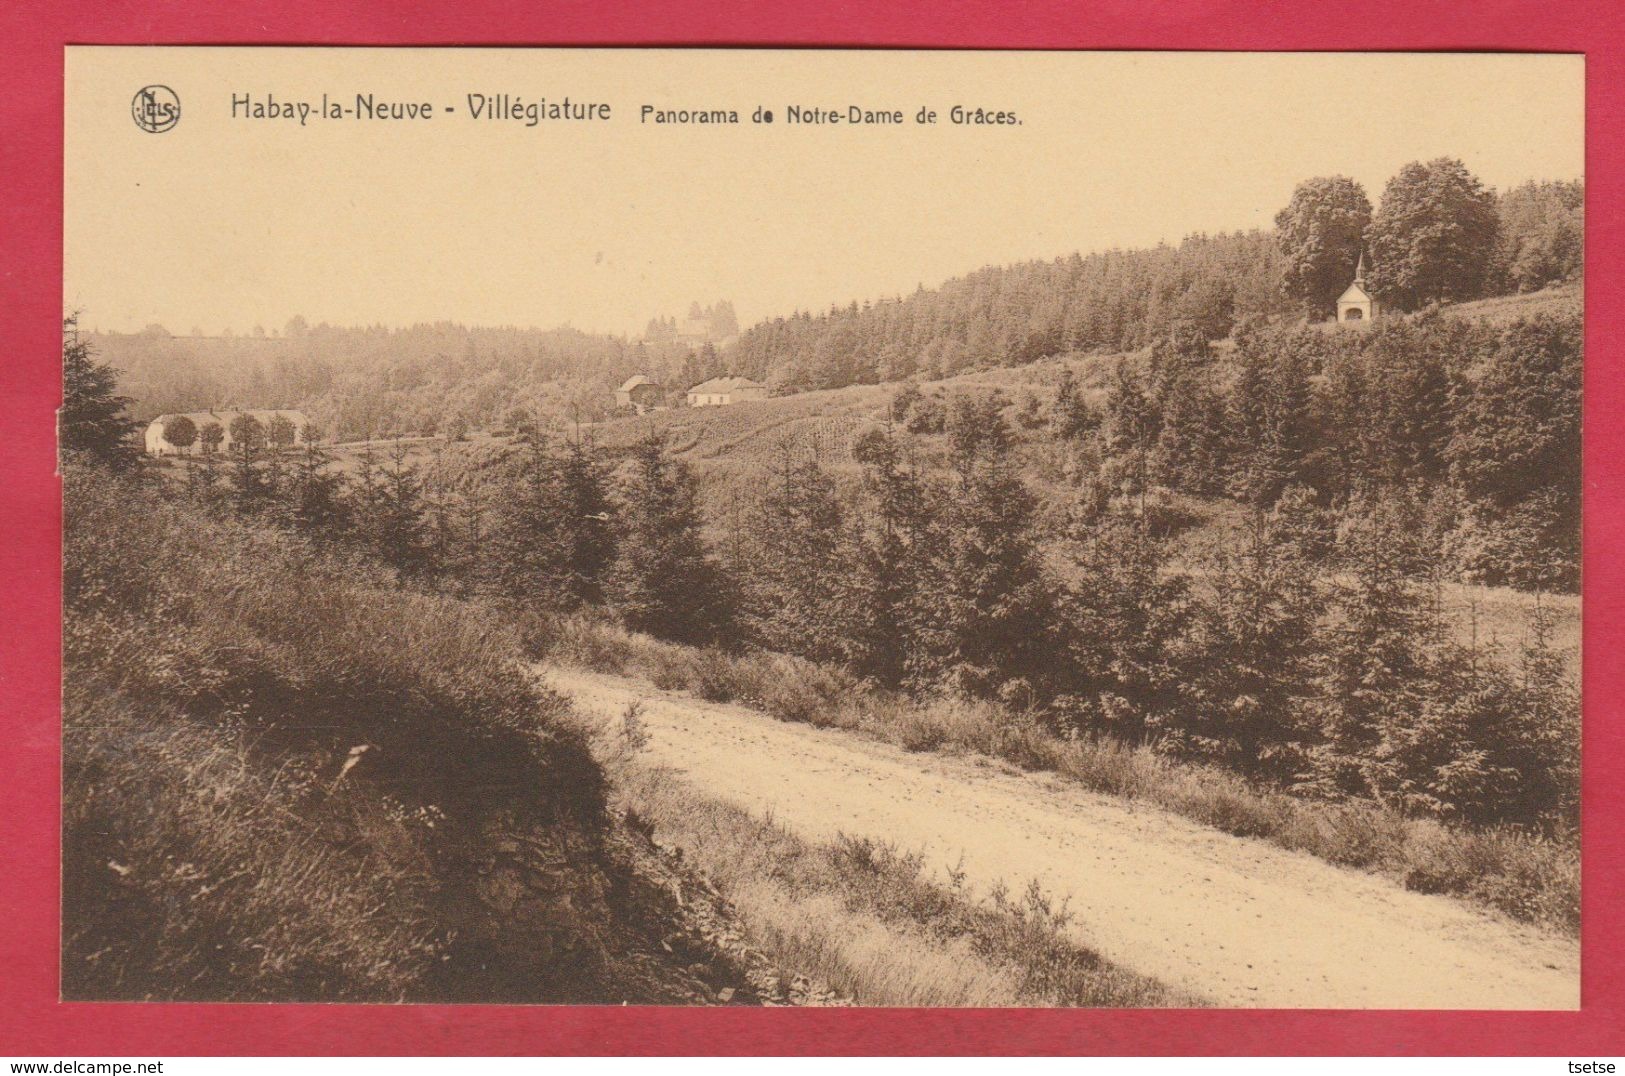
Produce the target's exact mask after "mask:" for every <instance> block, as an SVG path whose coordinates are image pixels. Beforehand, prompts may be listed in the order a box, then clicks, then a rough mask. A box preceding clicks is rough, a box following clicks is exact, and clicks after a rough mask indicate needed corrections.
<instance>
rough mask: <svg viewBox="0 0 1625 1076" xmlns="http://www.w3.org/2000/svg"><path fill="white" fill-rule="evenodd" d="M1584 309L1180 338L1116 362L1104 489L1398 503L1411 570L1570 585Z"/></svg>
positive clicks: (1574, 569)
mask: <svg viewBox="0 0 1625 1076" xmlns="http://www.w3.org/2000/svg"><path fill="white" fill-rule="evenodd" d="M1581 332H1582V323H1581V319H1580V317H1579V315H1578V314H1577V313H1576V314H1572V315H1565V314H1545V315H1540V316H1537V317H1535V318H1532V319H1527V320H1521V321H1519V322H1517V323H1515V324H1513V325H1511V326H1508V327H1506V328H1504V329H1497V328H1495V327H1493V326H1489V325H1486V324H1483V323H1474V322H1469V321H1465V320H1462V319H1454V318H1446V317H1441V316H1438V315H1437V314H1423V315H1420V316H1417V317H1414V318H1408V319H1389V320H1387V321H1384V322H1381V323H1379V324H1378V325H1377V326H1375V327H1373V328H1372V329H1370V330H1368V331H1365V332H1335V333H1325V332H1319V331H1316V330H1313V329H1309V328H1303V327H1299V328H1291V327H1282V326H1279V325H1275V326H1268V325H1256V324H1255V325H1247V326H1243V327H1242V328H1241V329H1240V330H1239V331H1238V332H1237V334H1236V338H1235V340H1236V346H1235V348H1234V350H1233V351H1232V352H1231V353H1230V354H1229V356H1228V358H1226V359H1225V360H1223V361H1220V360H1218V359H1216V358H1215V357H1214V355H1213V353H1212V351H1211V350H1210V349H1209V347H1208V346H1207V345H1206V344H1205V343H1204V342H1203V341H1202V340H1201V339H1200V338H1199V337H1195V336H1191V335H1186V336H1183V337H1176V338H1175V339H1173V340H1170V341H1166V342H1163V343H1159V344H1158V345H1156V346H1155V347H1153V348H1152V349H1151V351H1150V354H1149V357H1148V358H1147V359H1146V360H1145V361H1143V362H1138V361H1135V360H1125V361H1123V362H1121V363H1119V364H1118V365H1117V366H1116V368H1115V370H1114V373H1113V377H1112V381H1111V385H1110V387H1109V392H1108V395H1107V399H1106V405H1105V409H1104V414H1102V415H1101V416H1100V422H1101V424H1102V428H1101V433H1100V436H1099V437H1098V438H1097V439H1096V441H1095V445H1096V446H1097V450H1098V452H1099V453H1100V454H1101V455H1102V456H1103V457H1104V464H1103V466H1102V468H1101V469H1100V471H1099V473H1098V475H1097V476H1096V477H1095V478H1094V479H1093V481H1094V482H1095V483H1097V484H1099V485H1100V486H1102V487H1103V488H1101V489H1099V490H1097V494H1096V495H1097V499H1098V498H1101V497H1106V496H1111V495H1128V496H1134V495H1138V494H1140V493H1142V492H1145V491H1146V490H1148V489H1156V488H1167V489H1173V490H1177V491H1181V492H1185V493H1191V494H1197V495H1228V496H1231V497H1234V498H1236V499H1238V500H1241V501H1243V502H1245V503H1249V504H1253V505H1256V506H1258V507H1260V508H1263V509H1268V508H1271V507H1273V506H1274V505H1275V504H1276V503H1277V502H1278V501H1279V500H1280V499H1281V498H1282V497H1283V495H1289V496H1290V497H1291V498H1292V499H1294V500H1302V501H1304V502H1305V503H1306V504H1309V505H1312V506H1313V507H1314V508H1315V509H1316V510H1317V511H1321V512H1325V513H1336V514H1340V516H1341V517H1343V518H1348V517H1352V516H1358V515H1360V514H1361V513H1363V512H1365V511H1366V510H1367V509H1368V508H1373V507H1374V506H1376V505H1378V504H1381V505H1383V506H1385V509H1386V510H1395V511H1402V512H1403V513H1404V514H1405V516H1406V518H1407V520H1408V522H1407V524H1406V526H1405V527H1404V528H1403V544H1404V546H1405V548H1406V550H1407V552H1406V554H1405V557H1406V563H1407V564H1408V565H1410V569H1411V571H1412V573H1413V574H1416V575H1420V576H1437V577H1440V578H1449V579H1460V580H1463V581H1468V582H1475V583H1487V584H1508V585H1512V586H1517V587H1521V588H1524V589H1528V590H1539V589H1545V590H1554V589H1557V590H1574V589H1575V588H1576V587H1577V586H1578V584H1579V571H1580V560H1579V556H1580V549H1579V540H1580V420H1581V376H1582V367H1583V349H1582V339H1581Z"/></svg>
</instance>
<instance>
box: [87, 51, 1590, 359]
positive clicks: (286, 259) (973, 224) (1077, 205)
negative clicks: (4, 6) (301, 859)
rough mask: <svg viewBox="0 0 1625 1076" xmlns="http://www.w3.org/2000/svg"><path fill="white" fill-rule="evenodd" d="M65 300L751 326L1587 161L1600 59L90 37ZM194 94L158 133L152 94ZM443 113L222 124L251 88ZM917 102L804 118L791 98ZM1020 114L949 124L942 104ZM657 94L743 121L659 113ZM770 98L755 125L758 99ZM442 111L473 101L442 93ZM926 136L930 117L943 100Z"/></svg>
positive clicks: (241, 321)
mask: <svg viewBox="0 0 1625 1076" xmlns="http://www.w3.org/2000/svg"><path fill="white" fill-rule="evenodd" d="M66 63H67V117H66V118H67V130H66V162H65V163H66V169H65V174H66V221H65V239H64V241H65V257H66V270H65V277H66V279H65V281H64V306H65V308H67V309H79V310H82V311H83V316H84V323H85V324H86V325H87V326H89V327H94V328H101V329H117V330H134V329H139V328H140V327H142V326H144V325H146V324H148V323H151V322H158V323H161V324H163V325H165V326H167V327H168V328H169V329H170V330H172V331H174V332H178V333H184V332H189V331H190V330H191V329H192V328H193V327H197V328H200V329H201V330H202V331H203V332H205V333H211V334H212V333H218V332H220V331H221V330H222V329H224V328H226V327H230V328H232V329H234V330H235V331H238V332H246V331H248V330H250V329H252V327H253V326H255V325H256V324H258V325H263V326H265V327H266V328H267V329H271V328H278V327H281V326H282V325H283V324H284V323H285V322H286V321H287V320H288V319H289V318H290V317H292V316H293V315H295V314H299V315H303V316H304V317H305V318H306V319H307V320H308V321H309V322H310V323H311V324H316V323H318V322H322V321H327V322H332V323H334V324H346V325H353V324H372V323H384V324H390V325H406V324H411V323H414V322H420V321H437V320H443V319H444V320H454V321H460V322H464V323H466V324H472V325H522V326H540V327H551V326H554V325H560V324H565V323H568V324H572V325H575V326H576V327H578V328H582V329H586V330H590V331H605V332H616V333H622V332H624V333H633V334H636V333H638V332H641V330H642V328H643V325H644V323H645V322H646V321H647V320H648V319H649V318H650V317H652V316H654V315H657V314H658V315H676V316H679V317H681V316H682V315H683V314H684V312H685V311H686V310H687V308H688V305H689V303H690V302H692V301H695V300H698V301H700V302H701V303H708V302H712V301H714V300H716V299H719V298H728V299H732V300H733V302H734V304H735V306H736V308H737V310H738V313H739V317H740V320H741V323H742V324H745V325H749V324H751V323H753V322H754V321H756V320H758V319H760V318H763V317H772V316H774V315H778V314H788V313H790V312H792V311H793V310H795V309H797V308H810V309H813V310H822V309H825V308H827V307H828V306H829V305H830V303H831V302H839V303H843V304H844V303H846V302H848V301H850V300H852V299H859V300H863V299H869V298H876V297H880V296H887V295H892V294H896V293H905V294H906V293H907V292H909V291H912V290H913V289H914V287H915V286H916V285H917V284H920V283H924V284H925V285H926V286H927V287H930V286H933V285H935V284H938V283H940V282H942V281H943V280H946V279H947V278H949V277H953V276H958V275H961V274H963V273H966V272H969V271H971V270H974V269H976V268H978V267H980V266H983V265H988V264H1002V263H1007V262H1012V261H1020V260H1025V259H1029V258H1053V257H1057V256H1060V255H1064V254H1069V253H1071V252H1072V251H1075V250H1081V251H1084V252H1088V251H1091V250H1100V249H1106V248H1110V247H1114V246H1118V247H1136V246H1146V245H1152V244H1155V243H1157V242H1158V241H1162V240H1167V241H1170V242H1177V241H1178V240H1179V239H1180V238H1181V237H1182V236H1183V235H1185V234H1187V233H1190V232H1194V231H1207V232H1219V231H1234V230H1239V229H1247V228H1254V227H1268V226H1270V223H1271V219H1272V218H1273V216H1274V214H1275V212H1276V211H1277V210H1278V209H1280V207H1281V206H1282V205H1284V204H1285V203H1286V201H1287V199H1288V197H1289V196H1290V195H1291V192H1292V188H1293V186H1294V184H1296V183H1297V182H1298V181H1299V180H1302V179H1305V178H1308V177H1310V176H1315V175H1328V174H1335V173H1341V174H1344V175H1349V176H1353V177H1354V178H1355V179H1357V180H1359V181H1360V182H1361V183H1363V184H1364V185H1365V187H1366V190H1367V193H1368V194H1369V195H1370V196H1371V199H1372V202H1373V203H1376V202H1377V201H1378V199H1379V198H1380V195H1381V192H1382V186H1383V184H1384V183H1385V182H1386V181H1387V179H1388V178H1389V177H1390V176H1391V175H1393V173H1394V172H1395V171H1397V170H1398V169H1399V167H1400V166H1401V165H1403V164H1405V163H1406V162H1408V161H1412V160H1419V159H1421V160H1425V159H1429V158H1433V157H1438V156H1454V157H1460V158H1461V159H1462V160H1463V161H1465V163H1466V164H1467V166H1468V168H1470V169H1471V170H1472V171H1473V172H1474V173H1476V174H1477V175H1478V176H1479V177H1480V178H1481V179H1482V180H1483V181H1484V182H1485V183H1486V184H1487V185H1489V186H1492V187H1497V188H1505V187H1508V186H1511V185H1514V184H1517V183H1520V182H1522V181H1524V180H1526V179H1575V178H1580V177H1581V176H1582V175H1583V172H1584V115H1583V101H1584V90H1583V83H1584V62H1583V59H1581V58H1580V57H1577V56H1516V55H1491V54H1432V55H1430V54H1387V55H1382V54H1349V55H1328V54H1275V55H1270V54H1257V53H1253V54H1199V53H945V52H934V53H921V52H821V51H754V50H731V51H724V50H655V51H634V50H624V51H622V50H509V49H467V50H456V49H448V50H427V49H424V50H407V49H269V48H267V49H216V48H177V49H150V48H104V47H94V48H70V49H68V50H67V59H66ZM153 83H161V84H163V85H165V86H168V87H171V88H172V89H173V90H174V91H175V93H176V94H177V95H178V97H179V100H180V102H181V118H180V120H179V121H178V122H177V123H176V124H175V126H174V128H173V129H172V130H169V131H167V132H163V133H148V132H147V131H144V130H142V129H140V128H139V127H138V126H137V125H136V123H135V122H134V120H133V118H132V115H131V100H132V97H133V96H134V94H135V91H136V90H137V89H138V88H140V87H142V86H144V85H148V84H153ZM324 93H325V94H327V95H328V97H329V98H330V99H333V100H335V101H338V102H341V103H343V104H344V105H346V106H349V107H352V108H353V106H354V104H355V98H356V95H357V94H358V93H372V94H374V95H375V99H376V100H380V101H381V100H384V99H390V100H402V101H405V100H410V101H418V100H424V101H428V102H430V103H432V105H433V106H434V111H435V113H436V115H435V117H434V119H432V120H430V121H427V122H423V121H415V122H414V121H400V122H384V121H378V120H371V121H367V120H357V119H337V120H326V121H322V120H318V119H316V118H314V117H312V118H310V119H309V120H308V122H307V124H306V125H305V126H303V127H301V126H300V125H299V124H298V123H297V121H291V122H290V121H279V120H253V119H247V118H241V119H233V118H232V115H231V112H232V97H233V96H234V95H237V96H242V95H248V96H249V97H250V98H251V99H252V100H253V101H254V102H256V103H259V102H264V101H265V99H266V95H267V94H270V95H273V96H274V97H275V98H276V99H277V101H279V102H288V101H297V100H303V101H306V102H308V103H311V104H313V105H317V104H319V103H320V101H321V99H322V95H323V94H324ZM504 93H506V94H510V95H514V96H518V97H520V98H523V100H524V101H527V102H534V101H537V100H539V99H543V98H545V99H547V100H548V101H550V102H552V101H558V100H561V99H563V98H565V97H569V98H570V100H571V101H572V102H582V101H588V102H604V103H608V104H609V105H610V107H611V118H610V120H609V121H607V122H571V123H566V122H562V121H546V120H544V121H543V122H541V123H540V124H539V125H537V126H535V127H526V126H525V125H524V124H523V123H521V122H514V121H476V120H473V119H471V118H470V116H469V114H468V112H469V109H468V96H467V95H469V94H485V95H486V96H487V97H494V96H496V95H498V94H504ZM854 104H855V105H858V106H860V107H864V108H869V109H887V110H890V109H896V110H900V111H902V113H903V118H904V121H905V122H904V123H903V124H902V125H900V126H895V127H890V126H888V127H852V126H847V125H840V126H827V125H812V124H802V125H791V124H787V123H786V122H785V114H784V113H785V108H786V106H788V105H801V106H803V107H827V108H835V109H839V110H842V111H844V110H845V109H846V108H847V107H848V106H849V105H854ZM956 104H959V105H963V106H966V107H968V108H976V107H981V108H985V109H988V110H990V111H991V110H1005V111H1008V112H1013V113H1014V114H1015V115H1016V116H1017V117H1019V119H1020V120H1021V122H1020V124H1019V125H1008V126H982V127H973V126H955V125H953V124H951V123H950V122H949V109H950V108H951V107H952V106H954V105H956ZM643 105H651V106H655V107H657V108H663V109H672V108H683V107H687V108H703V109H728V108H732V109H734V110H736V111H737V112H738V114H739V118H740V120H741V121H742V122H741V123H740V124H739V125H738V126H698V125H687V126H684V125H661V124H654V123H641V122H640V112H641V108H642V106H643ZM758 106H761V107H765V108H769V109H771V110H772V111H773V112H774V114H775V118H776V122H775V123H773V124H771V125H765V124H755V123H752V122H751V116H752V113H753V112H754V111H755V109H756V108H757V107H758ZM447 107H452V108H454V109H455V112H453V113H447V112H445V109H446V108H447ZM922 107H926V108H930V109H933V110H935V111H936V112H937V113H938V122H937V124H935V125H933V126H925V125H919V124H916V123H914V117H915V114H916V113H917V112H918V111H919V110H920V109H921V108H922Z"/></svg>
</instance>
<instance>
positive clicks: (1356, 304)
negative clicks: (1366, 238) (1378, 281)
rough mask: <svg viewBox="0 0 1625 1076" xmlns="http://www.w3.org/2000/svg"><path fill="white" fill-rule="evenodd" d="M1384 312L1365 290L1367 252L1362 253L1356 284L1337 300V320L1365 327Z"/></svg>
mask: <svg viewBox="0 0 1625 1076" xmlns="http://www.w3.org/2000/svg"><path fill="white" fill-rule="evenodd" d="M1381 313H1382V310H1381V308H1380V306H1379V304H1378V303H1377V300H1375V299H1373V298H1372V297H1371V293H1370V292H1369V291H1366V290H1365V251H1363V250H1362V251H1360V263H1359V264H1358V265H1356V266H1355V267H1354V283H1352V284H1350V285H1349V286H1348V290H1346V291H1344V292H1343V294H1342V295H1340V296H1339V297H1338V299H1337V320H1338V322H1339V323H1340V324H1345V325H1346V324H1351V323H1352V324H1357V325H1365V324H1367V323H1369V322H1370V321H1371V319H1372V318H1375V317H1377V316H1378V315H1379V314H1381Z"/></svg>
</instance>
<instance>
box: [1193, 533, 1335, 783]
mask: <svg viewBox="0 0 1625 1076" xmlns="http://www.w3.org/2000/svg"><path fill="white" fill-rule="evenodd" d="M1239 537H1240V541H1239V542H1237V543H1235V544H1234V545H1233V546H1232V547H1231V548H1229V549H1225V550H1223V551H1221V552H1219V553H1218V554H1217V555H1216V556H1215V558H1214V562H1213V564H1212V565H1211V570H1210V573H1209V578H1210V580H1211V584H1212V595H1213V596H1212V599H1211V602H1209V603H1205V604H1204V605H1203V607H1202V608H1201V613H1202V617H1201V620H1202V622H1203V625H1204V630H1205V634H1206V645H1205V647H1204V648H1203V652H1202V653H1201V654H1199V655H1196V656H1195V657H1196V661H1197V663H1198V667H1197V668H1195V669H1193V670H1192V672H1193V673H1194V675H1193V677H1192V679H1193V680H1194V681H1195V682H1196V685H1197V689H1198V695H1199V704H1198V705H1195V706H1191V707H1189V708H1186V709H1184V710H1183V711H1182V712H1179V713H1176V714H1173V715H1171V719H1170V721H1169V722H1168V724H1169V725H1171V726H1172V727H1174V728H1175V729H1177V731H1178V733H1179V735H1180V736H1181V738H1182V742H1183V744H1184V746H1185V747H1186V749H1187V750H1189V751H1191V752H1192V753H1195V754H1199V755H1203V756H1206V757H1209V758H1212V759H1215V760H1217V761H1221V762H1224V763H1226V764H1228V765H1231V766H1233V767H1235V768H1237V769H1240V770H1242V771H1244V772H1248V773H1253V774H1258V775H1261V776H1266V777H1269V778H1271V779H1274V780H1276V781H1281V782H1289V781H1291V780H1293V779H1295V778H1297V777H1300V776H1301V775H1303V774H1304V773H1305V772H1306V769H1307V760H1308V753H1309V750H1310V749H1311V747H1312V746H1313V745H1314V743H1315V742H1316V740H1318V733H1317V730H1316V729H1315V728H1314V722H1313V719H1312V715H1311V713H1310V703H1311V700H1312V698H1313V694H1314V677H1315V672H1316V667H1317V650H1316V641H1317V639H1318V637H1319V631H1320V623H1319V619H1320V612H1321V604H1322V603H1321V598H1320V594H1319V590H1318V588H1317V586H1316V583H1315V576H1314V572H1313V569H1312V568H1311V566H1310V565H1309V564H1307V563H1306V562H1305V561H1304V560H1303V559H1302V558H1301V556H1299V554H1298V552H1297V550H1296V548H1295V547H1294V545H1293V543H1292V542H1291V541H1290V539H1289V538H1288V537H1287V536H1286V535H1285V534H1284V533H1283V532H1282V530H1281V529H1280V528H1279V527H1278V525H1277V521H1276V519H1275V518H1274V517H1272V516H1271V515H1267V514H1266V513H1265V512H1264V511H1263V510H1262V509H1258V508H1255V509H1254V511H1253V513H1252V518H1251V521H1250V523H1249V524H1248V526H1247V527H1246V528H1244V530H1243V533H1242V534H1241V535H1239Z"/></svg>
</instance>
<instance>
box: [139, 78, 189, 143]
mask: <svg viewBox="0 0 1625 1076" xmlns="http://www.w3.org/2000/svg"><path fill="white" fill-rule="evenodd" d="M130 114H131V115H132V116H134V117H135V125H136V126H137V127H139V128H141V129H142V130H143V131H148V132H151V133H152V134H163V133H164V132H165V131H167V130H169V129H170V128H171V127H173V126H175V124H177V123H179V122H180V119H181V99H180V98H179V97H176V96H175V91H174V90H172V89H170V88H169V87H168V86H143V87H141V89H139V90H137V91H136V94H135V100H133V101H131V102H130Z"/></svg>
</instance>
